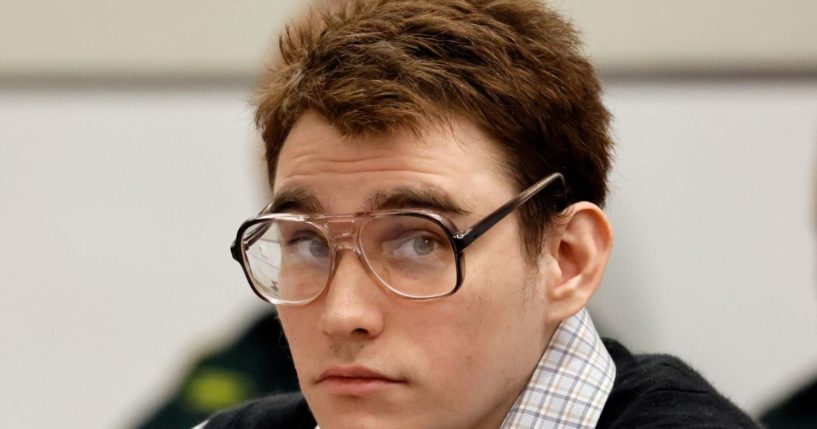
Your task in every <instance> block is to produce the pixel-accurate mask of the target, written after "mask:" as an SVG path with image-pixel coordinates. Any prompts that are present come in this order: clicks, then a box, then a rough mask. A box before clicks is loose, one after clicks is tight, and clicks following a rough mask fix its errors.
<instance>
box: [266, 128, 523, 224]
mask: <svg viewBox="0 0 817 429" xmlns="http://www.w3.org/2000/svg"><path fill="white" fill-rule="evenodd" d="M503 159H504V158H503V156H502V154H501V152H500V150H499V147H498V145H497V143H496V142H495V141H494V140H493V139H492V138H490V137H489V136H488V135H487V134H486V133H484V132H483V131H481V130H480V129H479V128H478V127H477V126H476V125H474V124H472V123H471V122H469V121H467V120H452V121H451V122H450V123H447V124H445V125H428V126H426V127H424V128H422V129H421V130H420V131H419V132H416V133H415V132H412V131H410V130H401V131H397V132H395V133H392V134H389V135H363V136H343V135H341V134H340V133H339V132H338V130H337V129H335V128H334V127H333V126H332V125H330V124H329V123H328V122H327V121H326V120H325V119H324V118H323V117H321V116H319V115H317V114H314V113H307V114H305V115H304V116H302V117H301V118H300V119H299V121H298V122H297V123H296V124H295V126H294V127H293V128H292V131H291V132H290V134H289V136H288V137H287V139H286V140H285V142H284V144H283V147H282V149H281V152H280V155H279V157H278V165H277V168H276V172H275V178H274V188H273V193H274V194H275V195H279V194H280V193H282V192H288V191H290V190H293V189H298V190H303V189H306V190H309V191H310V193H312V194H314V195H316V196H317V197H318V198H320V199H325V200H327V201H326V202H324V204H325V205H326V204H329V205H332V204H331V203H338V202H339V201H338V200H343V201H342V202H344V203H346V204H340V205H342V206H343V207H344V208H345V209H346V211H356V210H361V209H364V208H363V207H359V206H360V204H362V200H363V199H366V198H368V199H371V195H373V194H376V193H389V192H390V190H391V189H394V188H403V189H405V188H407V187H415V188H417V189H422V190H426V191H427V190H437V191H439V192H442V193H446V194H449V195H457V196H459V197H461V198H460V199H461V200H463V199H464V200H468V199H471V198H477V199H479V196H480V194H481V193H480V192H474V190H484V191H487V192H486V193H487V194H488V196H489V197H491V196H495V195H496V194H497V193H499V194H505V195H503V196H502V198H504V197H506V196H507V195H509V194H510V195H512V193H513V188H514V186H512V184H511V181H510V179H509V178H508V177H507V175H506V174H505V173H504V172H505V165H506V164H505V162H504V161H503ZM488 199H489V200H492V199H493V198H488ZM499 200H501V198H500V199H499ZM352 203H354V204H352ZM355 204H357V206H356V207H352V206H353V205H355ZM332 211H344V210H343V209H341V208H340V207H338V208H337V210H334V209H333V210H332Z"/></svg>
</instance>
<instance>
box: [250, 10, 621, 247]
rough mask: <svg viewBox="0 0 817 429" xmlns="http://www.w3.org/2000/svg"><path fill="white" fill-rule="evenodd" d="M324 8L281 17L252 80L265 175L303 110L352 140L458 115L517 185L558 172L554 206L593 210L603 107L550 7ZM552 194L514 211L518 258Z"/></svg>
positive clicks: (585, 64) (575, 43)
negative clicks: (584, 204) (558, 202)
mask: <svg viewBox="0 0 817 429" xmlns="http://www.w3.org/2000/svg"><path fill="white" fill-rule="evenodd" d="M328 4H329V6H326V7H324V8H322V9H313V10H312V11H311V12H310V13H309V14H308V15H307V16H306V17H305V18H304V19H302V20H300V21H296V22H295V23H293V24H290V25H288V26H287V28H286V30H285V31H284V32H283V34H282V35H281V36H280V38H279V53H278V56H277V58H276V61H275V62H274V63H272V64H271V65H270V67H269V68H268V70H267V71H266V73H265V74H264V75H263V76H262V78H261V80H260V83H259V85H258V88H257V100H256V103H257V111H256V124H257V125H258V127H259V129H260V130H261V133H262V137H263V140H264V142H265V148H266V157H267V168H268V172H269V180H270V183H272V181H273V180H274V176H275V168H276V164H277V159H278V155H279V153H280V150H281V146H282V145H283V142H284V140H285V139H286V137H287V135H288V134H289V132H290V130H291V129H292V127H293V125H294V124H295V122H296V121H297V120H298V119H299V118H300V117H301V116H302V115H303V114H304V113H305V112H307V111H314V112H316V113H318V114H320V115H322V116H323V117H324V118H325V119H326V120H328V121H329V123H330V124H331V125H332V126H333V127H335V128H336V129H337V130H338V131H339V132H340V133H342V134H343V135H352V136H354V135H363V134H370V133H375V134H380V133H385V134H388V133H391V132H394V131H396V130H399V129H410V130H413V131H418V130H421V129H422V128H423V126H426V125H428V124H429V123H434V122H435V121H441V122H445V121H449V120H451V119H453V118H462V117H464V118H466V119H468V120H470V121H472V122H474V123H475V124H477V125H478V126H479V127H480V128H481V129H482V130H483V131H485V132H486V133H487V134H488V135H489V136H491V137H492V138H494V139H495V140H496V141H497V142H498V144H499V146H500V150H501V151H502V153H503V154H504V155H505V160H504V164H505V165H503V166H502V167H503V170H504V171H507V174H508V175H509V177H510V178H511V180H512V181H513V182H514V184H515V185H517V186H518V188H519V189H523V188H525V187H527V186H529V185H531V184H533V183H535V182H536V181H538V180H540V179H541V178H542V177H544V176H545V175H548V174H550V173H553V172H561V173H562V174H563V175H564V176H565V179H566V184H567V185H566V190H565V195H564V198H566V200H567V203H568V204H569V203H573V202H577V201H590V202H592V203H595V204H597V205H599V206H603V204H604V200H605V195H606V193H607V174H608V170H609V169H610V164H611V158H612V140H611V137H610V134H609V122H610V114H609V112H608V111H607V109H606V108H605V107H604V105H603V104H602V101H601V85H600V83H599V80H598V78H597V76H596V73H595V71H594V69H593V67H592V65H591V64H590V63H589V61H588V60H587V59H586V58H585V57H584V56H583V55H582V53H581V45H580V42H579V39H578V37H577V33H576V31H575V29H574V28H573V27H572V26H571V25H570V24H569V23H568V22H566V21H565V20H564V19H563V18H562V17H560V16H559V15H558V14H557V13H556V12H555V11H553V10H551V9H549V8H547V7H546V6H545V5H544V4H542V3H541V2H540V1H536V0H348V1H333V2H329V3H328ZM452 162H456V160H452ZM553 199H554V197H553V196H552V195H551V197H550V198H546V199H542V198H538V199H534V200H533V201H530V202H528V203H527V204H526V205H525V206H523V207H522V209H520V214H519V216H520V223H521V230H522V234H523V241H524V242H525V243H526V244H525V247H526V256H527V257H529V258H530V259H531V260H535V258H536V257H538V255H539V253H540V252H541V249H542V241H543V237H544V233H545V232H546V230H547V228H548V227H549V225H550V222H551V221H553V219H554V216H556V215H557V213H558V212H559V208H558V207H556V206H555V205H554V204H553V202H552V200H553ZM546 200H547V201H546Z"/></svg>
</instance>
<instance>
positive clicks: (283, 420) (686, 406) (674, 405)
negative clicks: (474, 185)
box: [205, 339, 758, 429]
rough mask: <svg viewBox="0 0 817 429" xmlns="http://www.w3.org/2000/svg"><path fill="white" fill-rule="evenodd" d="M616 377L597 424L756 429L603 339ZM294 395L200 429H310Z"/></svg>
mask: <svg viewBox="0 0 817 429" xmlns="http://www.w3.org/2000/svg"><path fill="white" fill-rule="evenodd" d="M604 345H605V347H606V348H607V350H608V351H609V352H610V356H612V358H613V361H614V362H615V364H616V380H615V383H614V384H613V390H612V392H610V396H609V397H608V398H607V402H606V404H605V405H604V410H603V411H602V413H601V418H600V419H599V422H598V424H597V426H596V427H597V428H622V429H623V428H627V429H633V428H667V429H669V428H706V429H720V428H757V427H758V426H757V425H756V424H755V423H754V422H752V420H751V419H750V418H749V417H748V416H747V415H746V414H744V413H743V412H742V411H741V410H739V409H738V408H737V407H736V406H735V405H733V404H732V403H731V402H729V401H728V400H727V399H726V398H724V397H723V396H721V395H720V394H719V393H718V392H716V391H715V389H714V388H712V386H710V385H709V383H707V382H706V380H704V379H703V378H702V377H701V376H700V375H699V374H698V373H697V372H695V371H694V370H692V369H691V368H690V367H689V366H687V365H686V364H684V363H683V362H681V361H680V360H678V359H677V358H674V357H672V356H667V355H633V354H632V353H630V352H629V351H627V349H625V348H624V347H623V346H622V345H621V344H619V343H617V342H615V341H613V340H608V339H605V340H604ZM315 425H316V423H315V419H314V418H313V417H312V413H311V412H310V411H309V407H308V406H307V404H306V401H305V400H304V398H303V396H302V395H301V394H300V393H294V394H288V395H278V396H272V397H268V398H264V399H259V400H256V401H253V402H250V403H248V404H245V405H242V406H239V407H237V408H234V409H231V410H227V411H223V412H221V413H218V414H216V415H215V416H213V417H212V418H211V419H210V421H209V422H208V423H207V425H206V426H205V429H221V428H241V429H262V428H263V429H270V428H287V429H314V428H315Z"/></svg>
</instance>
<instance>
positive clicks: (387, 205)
mask: <svg viewBox="0 0 817 429" xmlns="http://www.w3.org/2000/svg"><path fill="white" fill-rule="evenodd" d="M395 209H426V210H433V211H436V212H440V213H443V214H455V215H468V214H470V213H471V211H470V210H468V209H467V208H466V207H464V206H463V205H461V204H459V203H457V202H456V201H455V200H454V199H453V198H452V197H451V196H449V195H448V194H447V193H445V192H443V191H442V190H441V189H439V188H437V187H434V186H424V187H416V186H398V187H396V188H393V189H389V190H385V191H375V192H374V193H373V194H372V195H371V196H370V197H369V198H367V202H366V210H367V211H378V210H395ZM285 212H298V213H306V214H316V213H324V212H325V210H324V207H323V205H322V204H321V202H320V200H319V199H318V198H317V197H316V196H315V194H314V193H312V192H311V191H309V190H307V189H305V188H301V187H292V188H286V189H282V190H281V191H280V192H278V193H277V194H276V195H275V197H274V198H273V201H272V204H271V205H270V210H269V213H285Z"/></svg>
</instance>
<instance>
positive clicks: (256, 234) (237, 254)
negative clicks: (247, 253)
mask: <svg viewBox="0 0 817 429" xmlns="http://www.w3.org/2000/svg"><path fill="white" fill-rule="evenodd" d="M271 209H272V203H269V204H267V205H266V206H265V207H264V208H263V209H261V211H260V212H258V214H257V215H255V217H258V216H262V215H265V214H268V213H269V212H270V210H271ZM268 228H269V227H264V228H259V229H258V230H257V231H253V233H252V234H250V236H249V237H247V239H246V240H245V241H246V242H247V245H250V244H253V243H255V242H256V240H258V239H259V238H261V236H262V235H264V233H265V232H267V229H268ZM238 240H239V238H238V237H236V238H235V239H234V240H233V243H232V244H231V245H230V254H231V255H232V256H233V259H235V260H236V262H241V251H240V249H239V248H238Z"/></svg>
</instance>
